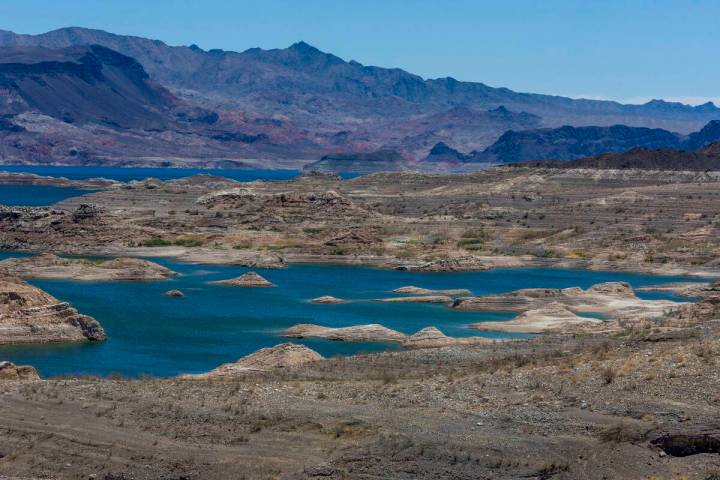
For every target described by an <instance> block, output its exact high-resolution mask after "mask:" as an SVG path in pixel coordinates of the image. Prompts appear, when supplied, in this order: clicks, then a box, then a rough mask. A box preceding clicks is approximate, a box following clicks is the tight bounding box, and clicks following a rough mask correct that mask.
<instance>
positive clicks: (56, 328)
mask: <svg viewBox="0 0 720 480" xmlns="http://www.w3.org/2000/svg"><path fill="white" fill-rule="evenodd" d="M104 338H105V332H104V330H103V328H102V327H101V326H100V323H98V321H97V320H95V319H94V318H92V317H89V316H87V315H82V314H80V313H78V311H77V310H76V309H74V308H73V307H72V306H70V304H68V303H66V302H61V301H59V300H58V299H56V298H54V297H53V296H51V295H49V294H47V293H45V292H44V291H42V290H40V289H38V288H36V287H33V286H31V285H28V284H27V283H25V282H24V281H23V280H21V279H19V278H17V277H13V276H11V275H7V274H0V345H2V344H13V343H46V342H72V341H85V340H102V339H104Z"/></svg>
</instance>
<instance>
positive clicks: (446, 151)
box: [425, 142, 467, 162]
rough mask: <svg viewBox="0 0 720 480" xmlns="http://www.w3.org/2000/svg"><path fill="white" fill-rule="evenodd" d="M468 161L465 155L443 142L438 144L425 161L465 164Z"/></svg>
mask: <svg viewBox="0 0 720 480" xmlns="http://www.w3.org/2000/svg"><path fill="white" fill-rule="evenodd" d="M466 159H467V155H464V154H462V153H460V152H458V151H457V150H455V149H454V148H451V147H450V146H448V145H447V144H445V143H443V142H439V143H436V144H435V146H434V147H433V148H432V149H431V150H430V153H429V154H428V156H427V158H425V161H428V162H463V161H465V160H466Z"/></svg>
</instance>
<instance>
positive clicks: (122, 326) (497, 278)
mask: <svg viewBox="0 0 720 480" xmlns="http://www.w3.org/2000/svg"><path fill="white" fill-rule="evenodd" d="M8 255H12V254H0V258H3V257H6V256H8ZM154 260H155V261H157V262H158V263H161V264H163V265H166V266H168V267H170V268H172V269H173V270H175V271H177V272H179V273H181V275H180V276H179V277H176V278H172V279H169V280H164V281H155V282H93V283H88V282H77V281H59V280H32V281H31V283H32V284H34V285H36V286H38V287H40V288H43V289H45V290H46V291H48V292H49V293H50V294H52V295H54V296H55V297H57V298H59V299H61V300H65V301H69V302H71V303H72V304H73V305H74V306H75V307H76V308H78V309H79V310H80V311H81V312H82V313H86V314H88V315H92V316H93V317H95V318H97V319H98V320H99V321H100V322H101V323H102V325H103V326H104V328H105V330H106V332H107V335H108V340H106V341H104V342H99V343H87V344H73V345H39V346H7V347H0V360H4V359H7V360H11V361H13V362H16V363H22V364H30V365H34V366H35V367H36V368H38V370H39V371H40V372H41V374H43V375H61V374H81V373H85V374H95V375H107V374H110V373H119V374H122V375H128V376H138V375H141V374H149V375H157V376H170V375H176V374H179V373H195V372H204V371H208V370H211V369H212V368H214V367H216V366H218V365H220V364H222V363H226V362H232V361H235V360H237V359H238V358H239V357H241V356H243V355H246V354H248V353H251V352H253V351H255V350H257V349H259V348H262V347H268V346H272V345H275V344H277V343H280V342H283V341H287V340H286V339H283V338H282V337H281V335H280V332H281V330H283V329H284V328H287V327H289V326H291V325H294V324H296V323H317V324H321V325H326V326H333V327H338V326H349V325H358V324H368V323H380V324H383V325H385V326H387V327H389V328H392V329H395V330H398V331H401V332H404V333H408V334H412V333H414V332H416V331H418V330H420V329H421V328H423V327H427V326H436V327H438V328H440V329H441V330H442V331H443V332H445V333H446V334H448V335H453V336H467V335H482V336H486V337H496V338H501V337H502V338H507V337H508V336H512V335H508V334H499V333H493V332H477V331H474V330H472V329H469V328H467V325H468V324H470V323H473V322H480V321H489V320H505V319H510V318H512V316H513V315H512V314H510V313H503V312H498V313H475V312H457V311H453V310H450V309H448V308H446V307H445V306H443V305H434V304H387V303H378V302H371V301H368V300H369V299H373V298H381V297H388V296H392V295H393V294H392V293H391V290H393V289H395V288H398V287H401V286H404V285H416V286H420V287H425V288H431V289H440V288H468V289H470V290H471V291H472V292H473V293H475V294H489V293H499V292H507V291H511V290H516V289H518V288H529V287H571V286H580V287H583V288H587V287H589V286H590V285H592V284H595V283H598V282H605V281H627V282H629V283H630V284H631V285H633V286H634V287H639V286H643V285H651V284H657V283H665V282H670V281H678V280H681V279H679V278H673V277H659V276H651V275H641V274H628V273H615V272H589V271H578V270H561V269H502V270H493V271H487V272H468V273H464V272H463V273H417V272H398V271H391V270H381V269H375V268H364V267H348V266H332V265H322V266H321V265H291V266H290V267H289V268H287V269H281V270H262V269H260V270H257V271H258V273H260V274H261V275H263V276H264V277H266V278H267V279H269V280H270V281H271V282H273V283H274V284H276V285H277V286H276V287H273V288H237V287H229V286H221V285H210V284H208V282H210V281H212V280H219V279H226V278H231V277H235V276H237V275H240V274H242V273H244V272H246V271H248V269H246V268H242V267H232V266H208V265H194V264H188V263H182V262H177V261H175V260H170V259H154ZM682 280H685V281H687V279H682ZM170 289H180V290H182V291H183V292H184V293H185V295H186V296H185V297H183V298H168V297H165V296H164V295H163V294H164V293H165V292H166V291H167V290H170ZM321 295H333V296H336V297H340V298H346V299H352V300H356V301H353V302H350V303H346V304H339V305H315V304H312V303H309V302H308V300H310V299H312V298H315V297H318V296H321ZM640 295H641V296H644V294H642V293H641V294H640ZM652 297H653V298H670V296H669V295H667V294H660V295H659V294H657V293H653V294H652ZM515 336H519V335H515ZM299 343H303V344H305V345H308V346H309V347H311V348H313V349H315V350H317V351H318V352H320V353H321V354H323V355H326V356H328V355H340V354H352V353H357V352H363V351H376V350H380V349H389V348H397V347H395V346H393V345H389V344H372V343H346V342H333V341H327V340H307V341H306V340H303V341H299Z"/></svg>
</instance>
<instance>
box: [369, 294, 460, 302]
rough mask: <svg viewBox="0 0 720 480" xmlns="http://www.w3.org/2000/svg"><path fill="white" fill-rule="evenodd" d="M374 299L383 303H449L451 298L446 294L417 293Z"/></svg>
mask: <svg viewBox="0 0 720 480" xmlns="http://www.w3.org/2000/svg"><path fill="white" fill-rule="evenodd" d="M375 301H376V302H385V303H450V302H452V301H453V299H452V298H451V297H449V296H447V295H417V296H413V297H389V298H378V299H376V300H375Z"/></svg>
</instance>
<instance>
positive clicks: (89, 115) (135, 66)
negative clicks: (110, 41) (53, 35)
mask: <svg viewBox="0 0 720 480" xmlns="http://www.w3.org/2000/svg"><path fill="white" fill-rule="evenodd" d="M0 86H1V87H2V88H3V89H5V90H6V91H8V97H9V96H11V95H12V97H13V98H15V99H16V100H18V101H16V102H14V104H13V105H12V108H11V107H10V105H7V106H6V108H7V110H9V111H10V113H19V111H21V110H23V109H24V108H23V107H26V108H27V109H31V110H34V111H38V112H41V113H43V114H46V115H49V116H51V117H54V118H57V119H61V120H63V121H65V122H67V123H100V124H106V125H112V126H116V127H121V128H144V129H160V128H167V126H168V124H169V123H171V121H172V120H171V119H172V116H171V111H172V109H173V108H175V107H176V106H177V102H176V100H175V98H174V97H173V96H172V95H171V94H170V93H169V92H168V91H167V90H165V89H164V88H163V87H160V86H159V85H157V84H154V83H152V82H150V81H149V77H148V75H147V74H146V73H145V71H144V70H143V68H142V66H141V65H140V64H139V63H138V62H136V61H135V60H134V59H132V58H130V57H127V56H125V55H121V54H119V53H117V52H114V51H112V50H109V49H107V48H104V47H100V46H97V45H94V46H88V47H70V48H65V49H61V50H49V49H45V48H38V47H25V48H17V47H16V48H3V49H0ZM0 107H2V105H0ZM5 113H8V112H7V111H6V112H5Z"/></svg>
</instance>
